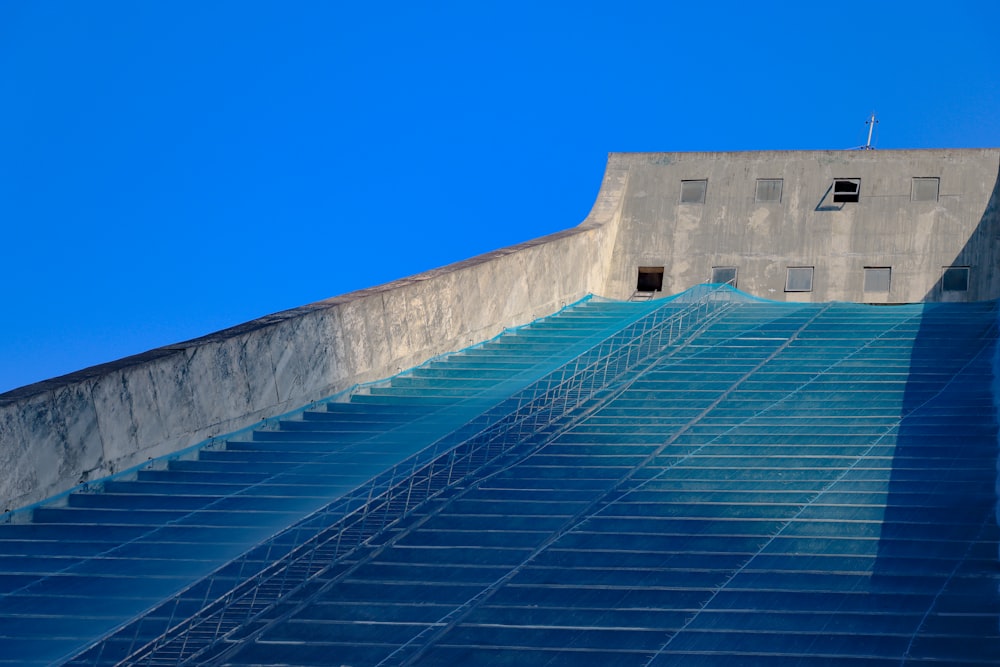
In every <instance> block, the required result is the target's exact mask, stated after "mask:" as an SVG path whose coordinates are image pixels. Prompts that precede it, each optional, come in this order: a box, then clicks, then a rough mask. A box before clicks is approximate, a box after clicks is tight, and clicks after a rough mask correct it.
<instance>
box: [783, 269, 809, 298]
mask: <svg viewBox="0 0 1000 667" xmlns="http://www.w3.org/2000/svg"><path fill="white" fill-rule="evenodd" d="M785 291H786V292H812V291H813V267H811V266H790V267H788V271H787V273H786V274H785Z"/></svg>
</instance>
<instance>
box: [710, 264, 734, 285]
mask: <svg viewBox="0 0 1000 667" xmlns="http://www.w3.org/2000/svg"><path fill="white" fill-rule="evenodd" d="M712 282H713V283H718V284H722V285H732V286H733V287H736V267H735V266H713V267H712Z"/></svg>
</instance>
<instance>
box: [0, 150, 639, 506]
mask: <svg viewBox="0 0 1000 667" xmlns="http://www.w3.org/2000/svg"><path fill="white" fill-rule="evenodd" d="M624 185H625V181H624V174H623V172H621V171H620V170H614V169H609V170H608V173H607V176H606V178H605V181H604V184H603V186H602V189H601V193H600V195H599V198H598V200H597V202H596V203H595V205H594V208H593V211H592V212H591V214H590V216H589V217H588V218H587V220H585V221H584V222H583V223H582V224H581V225H580V226H578V227H575V228H573V229H570V230H568V231H565V232H560V233H557V234H554V235H551V236H547V237H544V238H541V239H538V240H535V241H530V242H527V243H523V244H520V245H517V246H512V247H509V248H504V249H502V250H498V251H496V252H493V253H489V254H486V255H483V256H480V257H476V258H474V259H470V260H467V261H464V262H460V263H458V264H454V265H451V266H448V267H445V268H442V269H437V270H433V271H428V272H426V273H422V274H418V275H415V276H412V277H410V278H406V279H403V280H398V281H395V282H392V283H388V284H386V285H382V286H379V287H374V288H371V289H366V290H361V291H358V292H353V293H350V294H346V295H343V296H339V297H335V298H332V299H328V300H326V301H321V302H318V303H314V304H310V305H307V306H303V307H301V308H296V309H293V310H289V311H285V312H282V313H277V314H275V315H270V316H267V317H264V318H261V319H258V320H254V321H252V322H248V323H246V324H243V325H240V326H237V327H234V328H231V329H227V330H225V331H220V332H218V333H215V334H211V335H209V336H205V337H203V338H199V339H197V340H193V341H188V342H185V343H180V344H177V345H172V346H168V347H165V348H160V349H157V350H152V351H150V352H147V353H144V354H140V355H137V356H134V357H129V358H126V359H122V360H120V361H116V362H113V363H110V364H104V365H101V366H96V367H93V368H89V369H86V370H83V371H80V372H78V373H73V374H70V375H67V376H63V377H60V378H55V379H53V380H48V381H45V382H41V383H38V384H34V385H29V386H27V387H23V388H21V389H17V390H14V391H12V392H8V393H6V394H3V395H0V470H3V471H4V475H3V476H2V477H0V503H2V504H0V510H9V509H14V508H17V507H22V506H24V505H27V504H30V503H32V502H36V501H39V500H42V499H44V498H47V497H49V496H52V495H54V494H57V493H60V492H62V491H65V490H67V489H69V488H72V487H73V486H75V485H77V484H79V483H81V482H85V481H89V480H93V479H97V478H100V477H104V476H107V475H109V474H113V473H115V472H117V471H120V470H123V469H126V468H129V467H131V466H135V465H138V464H140V463H142V462H144V461H146V460H147V459H150V458H154V457H158V456H162V455H165V454H169V453H172V452H175V451H178V450H180V449H183V448H185V447H188V446H190V445H193V444H196V443H198V442H201V441H203V440H205V439H207V438H210V437H212V436H215V435H219V434H224V433H228V432H232V431H234V430H238V429H240V428H243V427H245V426H249V425H251V424H254V423H256V422H258V421H260V420H261V419H264V418H267V417H270V416H274V415H278V414H282V413H284V412H288V411H290V410H293V409H295V408H298V407H301V406H303V405H306V404H308V403H310V402H312V401H315V400H318V399H320V398H324V397H326V396H330V395H332V394H334V393H337V392H339V391H342V390H344V389H347V388H349V387H351V386H353V385H355V384H357V383H360V382H367V381H372V380H376V379H379V378H383V377H387V376H390V375H394V374H396V373H397V372H399V371H400V370H403V369H406V368H410V367H412V366H415V365H417V364H419V363H421V362H422V361H424V360H426V359H427V358H429V357H432V356H435V355H438V354H442V353H445V352H448V351H454V350H458V349H462V348H464V347H467V346H469V345H470V344H472V343H475V342H479V341H482V340H484V339H487V338H491V337H492V336H494V335H496V334H498V333H499V332H500V331H502V330H503V329H504V328H505V327H511V326H516V325H520V324H523V323H526V322H529V321H531V320H534V319H537V318H538V317H541V316H543V315H548V314H550V313H552V312H554V311H555V310H558V309H559V308H561V307H562V306H565V305H566V304H568V303H571V302H573V301H576V300H579V299H580V298H582V297H584V296H585V295H587V294H588V293H592V292H596V291H599V289H600V287H601V286H602V285H603V282H604V280H605V276H606V273H607V262H608V261H609V259H610V255H611V247H612V243H613V241H614V232H615V227H616V224H617V219H618V213H619V202H620V201H621V193H622V191H623V188H624Z"/></svg>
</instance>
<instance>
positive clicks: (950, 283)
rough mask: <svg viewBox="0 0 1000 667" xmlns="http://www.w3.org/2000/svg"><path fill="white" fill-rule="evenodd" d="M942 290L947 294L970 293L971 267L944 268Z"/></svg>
mask: <svg viewBox="0 0 1000 667" xmlns="http://www.w3.org/2000/svg"><path fill="white" fill-rule="evenodd" d="M941 289H942V290H944V291H945V292H967V291H969V267H967V266H946V267H944V275H943V276H941Z"/></svg>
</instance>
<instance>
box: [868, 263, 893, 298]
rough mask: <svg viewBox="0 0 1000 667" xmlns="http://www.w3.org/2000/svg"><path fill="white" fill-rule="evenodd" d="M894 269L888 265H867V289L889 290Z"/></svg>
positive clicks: (871, 290)
mask: <svg viewBox="0 0 1000 667" xmlns="http://www.w3.org/2000/svg"><path fill="white" fill-rule="evenodd" d="M891 277H892V269H891V268H890V267H888V266H866V267H865V291H866V292H888V291H889V280H890V278H891Z"/></svg>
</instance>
